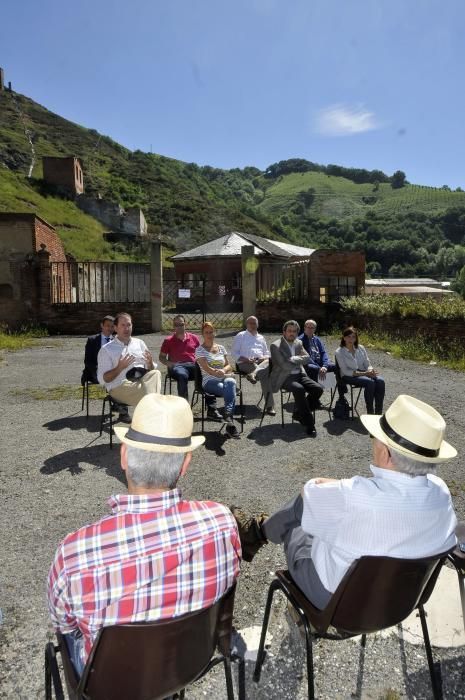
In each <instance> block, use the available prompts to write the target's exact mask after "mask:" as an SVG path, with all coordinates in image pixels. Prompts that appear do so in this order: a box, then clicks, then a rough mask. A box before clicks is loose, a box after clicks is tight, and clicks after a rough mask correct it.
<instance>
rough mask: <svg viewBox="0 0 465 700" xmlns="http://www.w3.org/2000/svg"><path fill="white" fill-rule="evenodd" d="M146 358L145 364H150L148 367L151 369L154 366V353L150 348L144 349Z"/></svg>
mask: <svg viewBox="0 0 465 700" xmlns="http://www.w3.org/2000/svg"><path fill="white" fill-rule="evenodd" d="M144 360H145V364H146V365H148V367H147V369H151V368H152V367H153V357H152V353H151V352H150V350H145V351H144Z"/></svg>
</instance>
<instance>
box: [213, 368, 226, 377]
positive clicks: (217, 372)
mask: <svg viewBox="0 0 465 700" xmlns="http://www.w3.org/2000/svg"><path fill="white" fill-rule="evenodd" d="M225 376H226V372H225V371H224V369H215V377H218V379H223V378H224V377H225Z"/></svg>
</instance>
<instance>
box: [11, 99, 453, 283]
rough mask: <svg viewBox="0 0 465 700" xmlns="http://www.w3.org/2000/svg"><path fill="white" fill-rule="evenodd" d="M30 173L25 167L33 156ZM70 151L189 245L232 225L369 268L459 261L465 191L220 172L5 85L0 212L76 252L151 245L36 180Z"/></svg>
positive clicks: (101, 185) (112, 192)
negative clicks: (344, 252) (33, 219)
mask: <svg viewBox="0 0 465 700" xmlns="http://www.w3.org/2000/svg"><path fill="white" fill-rule="evenodd" d="M30 141H32V143H33V147H34V152H35V164H34V168H33V171H32V177H31V178H28V177H27V174H28V171H29V167H30V164H31V159H32V149H31V144H30ZM44 155H56V156H59V155H77V156H79V157H80V158H81V159H82V161H83V165H84V177H85V188H86V192H87V193H90V194H92V193H93V194H97V193H99V194H101V195H102V196H103V197H105V198H107V199H110V200H113V201H118V202H121V204H122V205H123V206H126V207H129V206H140V207H141V208H142V209H143V211H144V213H145V215H146V218H147V221H148V224H149V236H157V237H158V236H161V237H162V240H163V241H164V242H165V244H166V245H167V246H168V248H169V249H171V250H185V249H187V248H189V247H193V246H195V245H198V244H200V243H203V242H205V241H207V240H211V239H213V238H215V237H218V236H219V235H221V234H222V233H224V232H227V231H230V230H242V231H245V232H249V233H255V234H258V235H262V236H265V237H270V238H281V239H285V240H289V241H291V242H293V243H300V244H303V245H309V246H314V247H329V248H343V249H349V250H351V249H363V250H365V251H366V254H367V261H368V263H369V267H368V269H369V271H371V272H379V273H383V274H387V273H388V272H391V273H396V274H405V275H413V274H430V275H444V276H453V275H455V274H456V272H457V271H458V270H459V269H460V268H461V267H462V266H463V265H464V264H465V248H464V244H465V193H464V192H461V191H460V192H451V191H449V190H448V189H444V188H442V189H438V188H430V187H422V186H420V185H411V184H408V183H407V184H405V186H398V187H396V186H395V185H394V182H393V179H395V176H391V177H390V176H388V175H386V174H384V173H382V172H381V171H371V172H370V171H365V170H360V169H351V168H342V167H340V166H335V165H328V166H322V165H318V164H315V163H310V162H308V161H304V160H302V159H291V160H289V161H281V162H280V163H275V164H273V165H270V166H269V167H268V168H267V169H266V171H260V170H259V169H257V168H255V167H252V166H251V167H247V168H244V169H238V168H234V169H232V170H222V169H219V168H212V167H210V166H204V167H199V166H198V165H196V164H195V163H184V162H182V161H178V160H174V159H171V158H166V157H164V156H160V155H156V154H149V153H143V152H141V151H134V152H132V151H129V150H128V149H126V148H124V147H123V146H121V145H120V144H118V143H116V142H115V141H113V140H112V139H110V138H108V137H107V136H102V135H101V134H99V133H98V132H96V131H94V130H93V129H86V128H84V127H81V126H79V125H77V124H73V123H72V122H69V121H67V120H65V119H63V118H61V117H59V116H58V115H56V114H53V113H52V112H49V111H48V110H47V109H45V108H44V107H42V106H40V105H38V104H37V103H35V102H33V101H32V100H30V99H28V98H27V97H24V96H22V95H19V94H17V93H10V92H8V91H3V92H1V93H0V210H2V211H8V210H9V211H28V210H35V211H37V213H38V214H39V215H40V216H42V217H43V218H45V219H46V220H47V221H49V222H50V223H52V224H53V225H54V226H56V227H57V229H58V232H59V234H60V236H61V237H62V240H63V241H64V245H65V248H66V250H67V252H70V253H72V254H73V255H75V256H76V257H77V258H78V259H81V260H83V259H96V258H100V259H144V256H146V255H147V244H145V245H144V244H142V245H140V246H133V247H132V248H130V249H128V248H124V247H123V246H122V245H121V244H117V245H114V244H109V243H108V242H107V241H105V239H104V236H103V233H104V230H103V227H102V226H101V225H100V224H99V223H98V222H96V221H95V219H93V218H92V217H89V216H86V215H85V214H83V213H82V212H81V211H80V210H79V209H78V208H77V207H76V206H75V204H74V203H73V202H72V201H68V200H65V199H62V198H59V197H57V196H56V195H54V193H53V191H52V190H51V189H50V188H47V187H45V186H44V183H43V181H42V179H41V178H42V164H41V157H42V156H44Z"/></svg>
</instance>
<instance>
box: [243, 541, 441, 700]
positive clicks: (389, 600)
mask: <svg viewBox="0 0 465 700" xmlns="http://www.w3.org/2000/svg"><path fill="white" fill-rule="evenodd" d="M450 552H451V550H448V551H447V552H442V553H441V554H437V555H435V556H433V557H427V558H424V559H396V558H392V557H361V558H360V559H358V560H356V561H354V562H353V563H352V565H351V567H350V568H349V570H348V571H347V573H346V574H345V576H344V578H343V579H342V581H341V583H340V584H339V586H338V587H337V590H336V591H335V592H334V594H333V595H332V597H331V599H330V601H329V603H328V605H327V606H326V608H325V609H324V610H319V609H318V608H316V607H315V606H314V605H313V604H312V603H311V602H310V601H309V600H308V598H306V596H305V595H304V594H303V593H302V591H301V590H300V588H298V586H297V585H296V584H295V583H294V581H293V580H292V578H291V576H290V574H289V572H288V571H287V570H286V571H284V570H280V571H277V572H276V574H275V578H274V579H273V581H272V582H271V585H270V588H269V590H268V597H267V601H266V606H265V614H264V618H263V626H262V634H261V638H260V645H259V649H258V654H257V661H256V665H255V671H254V676H253V678H254V681H256V682H258V681H259V680H260V675H261V669H262V665H263V661H264V659H265V651H264V647H265V637H266V632H267V628H268V622H269V617H270V611H271V604H272V602H273V595H274V593H275V591H277V590H280V591H281V592H282V593H284V595H285V596H286V598H287V599H288V601H289V602H290V604H291V605H292V607H293V608H294V609H295V611H296V613H297V615H298V616H299V618H300V620H301V622H302V625H303V628H304V631H305V638H306V651H307V677H308V698H309V700H313V698H314V697H315V689H314V674H313V653H312V643H313V640H316V639H318V638H324V639H334V640H341V639H347V638H349V637H353V636H355V635H359V634H361V635H362V645H363V646H365V643H366V635H367V634H368V633H371V632H378V631H380V630H382V629H386V628H387V627H392V626H393V625H397V624H399V623H400V622H402V621H403V620H405V618H406V617H408V615H410V613H411V612H413V610H415V609H417V610H418V613H419V616H420V621H421V627H422V631H423V640H424V644H425V650H426V656H427V659H428V667H429V672H430V677H431V685H432V689H433V696H434V698H435V700H437V699H438V698H441V697H442V693H441V682H440V678H438V677H437V676H436V670H435V668H434V663H433V655H432V651H431V644H430V640H429V633H428V627H427V624H426V615H425V611H424V605H425V603H427V601H428V599H429V597H430V595H431V593H432V591H433V588H434V586H435V584H436V581H437V578H438V576H439V572H440V570H441V567H442V565H443V563H444V562H445V560H446V559H447V557H448V555H449V554H450ZM330 627H331V630H330V629H329V628H330Z"/></svg>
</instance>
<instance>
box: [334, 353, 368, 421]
mask: <svg viewBox="0 0 465 700" xmlns="http://www.w3.org/2000/svg"><path fill="white" fill-rule="evenodd" d="M335 364H336V369H335V374H336V389H337V391H339V392H341V393H346V392H347V390H349V392H350V417H351V418H352V420H353V419H354V418H355V414H357V416H359V415H360V414H359V412H358V411H357V406H358V402H359V400H360V394H361V393H362V391H363V387H361V386H353V385H352V384H347V383H346V382H345V381H344V379H343V378H342V375H341V369H340V367H339V365H338V363H337V357H336V358H335ZM354 399H355V401H354Z"/></svg>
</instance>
